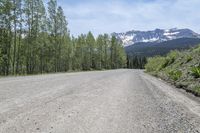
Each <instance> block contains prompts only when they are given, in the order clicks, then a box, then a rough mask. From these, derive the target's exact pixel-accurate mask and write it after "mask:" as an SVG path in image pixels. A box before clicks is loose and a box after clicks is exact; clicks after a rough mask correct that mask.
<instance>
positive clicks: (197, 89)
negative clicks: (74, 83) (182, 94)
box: [192, 86, 200, 96]
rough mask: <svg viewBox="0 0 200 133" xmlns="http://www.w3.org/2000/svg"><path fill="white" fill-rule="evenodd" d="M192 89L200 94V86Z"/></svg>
mask: <svg viewBox="0 0 200 133" xmlns="http://www.w3.org/2000/svg"><path fill="white" fill-rule="evenodd" d="M192 91H193V92H194V93H195V95H198V96H199V95H200V86H196V87H194V88H193V89H192Z"/></svg>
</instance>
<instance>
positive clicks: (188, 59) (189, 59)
mask: <svg viewBox="0 0 200 133" xmlns="http://www.w3.org/2000/svg"><path fill="white" fill-rule="evenodd" d="M192 59H193V58H192V56H190V55H187V56H186V63H188V62H190V61H191V60H192Z"/></svg>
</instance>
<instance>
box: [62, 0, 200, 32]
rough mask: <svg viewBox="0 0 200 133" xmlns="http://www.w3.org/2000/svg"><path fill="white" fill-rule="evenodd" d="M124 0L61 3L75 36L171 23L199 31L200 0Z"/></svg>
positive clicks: (164, 25) (169, 26)
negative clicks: (133, 0) (89, 32)
mask: <svg viewBox="0 0 200 133" xmlns="http://www.w3.org/2000/svg"><path fill="white" fill-rule="evenodd" d="M128 1H129V0H127V1H126V2H125V1H120V0H118V1H114V0H108V1H103V0H99V1H94V2H81V1H80V2H77V3H75V4H67V2H62V3H61V4H62V7H63V9H64V11H65V15H66V16H67V18H68V21H69V28H70V30H71V33H72V34H74V35H75V36H77V35H78V34H81V33H87V32H88V31H92V32H93V33H94V34H95V35H97V34H100V33H112V32H123V31H128V30H133V29H136V30H150V29H155V28H173V27H178V28H191V29H193V30H195V31H197V32H199V29H200V15H199V13H200V8H199V5H200V0H168V1H167V0H154V1H151V2H144V0H143V1H142V0H138V1H137V2H130V1H129V2H128ZM146 1H147V0H146Z"/></svg>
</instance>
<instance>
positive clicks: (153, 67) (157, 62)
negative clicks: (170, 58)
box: [145, 56, 166, 72]
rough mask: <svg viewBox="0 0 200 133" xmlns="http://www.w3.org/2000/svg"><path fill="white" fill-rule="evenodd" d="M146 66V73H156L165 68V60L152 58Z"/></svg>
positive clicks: (158, 57)
mask: <svg viewBox="0 0 200 133" xmlns="http://www.w3.org/2000/svg"><path fill="white" fill-rule="evenodd" d="M147 62H148V63H147V64H146V65H145V69H146V70H147V71H148V72H157V71H160V70H161V69H163V68H164V67H165V64H166V59H165V58H164V57H160V56H157V57H153V58H149V59H148V60H147Z"/></svg>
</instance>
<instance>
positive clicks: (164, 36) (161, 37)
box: [112, 28, 200, 47]
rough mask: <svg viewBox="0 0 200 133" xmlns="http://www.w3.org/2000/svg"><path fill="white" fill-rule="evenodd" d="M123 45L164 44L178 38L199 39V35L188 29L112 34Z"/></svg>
mask: <svg viewBox="0 0 200 133" xmlns="http://www.w3.org/2000/svg"><path fill="white" fill-rule="evenodd" d="M112 35H114V36H116V37H117V38H118V39H119V40H121V41H122V42H123V45H124V46H125V47H126V46H130V45H132V44H135V43H139V42H164V41H169V40H174V39H179V38H200V35H199V34H197V33H195V32H193V31H192V30H190V29H177V28H173V29H169V30H164V29H155V30H152V31H135V30H133V31H128V32H126V33H113V34H112Z"/></svg>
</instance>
